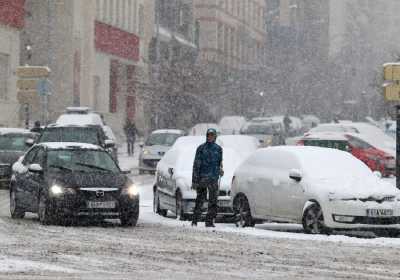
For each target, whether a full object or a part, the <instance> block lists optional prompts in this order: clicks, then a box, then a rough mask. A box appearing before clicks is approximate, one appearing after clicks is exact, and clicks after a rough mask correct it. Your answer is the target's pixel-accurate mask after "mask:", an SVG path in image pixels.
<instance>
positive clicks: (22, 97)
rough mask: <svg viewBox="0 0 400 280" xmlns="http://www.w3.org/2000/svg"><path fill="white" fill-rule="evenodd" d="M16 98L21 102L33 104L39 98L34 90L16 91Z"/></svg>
mask: <svg viewBox="0 0 400 280" xmlns="http://www.w3.org/2000/svg"><path fill="white" fill-rule="evenodd" d="M17 99H18V101H19V103H21V104H33V103H35V102H36V101H37V100H38V99H39V96H38V94H37V91H36V90H27V91H18V93H17Z"/></svg>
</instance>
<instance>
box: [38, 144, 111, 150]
mask: <svg viewBox="0 0 400 280" xmlns="http://www.w3.org/2000/svg"><path fill="white" fill-rule="evenodd" d="M35 146H42V147H45V148H46V149H49V150H68V149H73V150H76V149H79V150H103V149H102V148H101V147H99V146H97V145H93V144H86V143H75V142H44V143H39V144H36V145H35Z"/></svg>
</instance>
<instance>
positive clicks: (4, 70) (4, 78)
mask: <svg viewBox="0 0 400 280" xmlns="http://www.w3.org/2000/svg"><path fill="white" fill-rule="evenodd" d="M9 63H10V56H9V55H7V54H2V53H0V99H7V90H8V88H7V84H8V80H9V76H10V71H9V69H10V66H9Z"/></svg>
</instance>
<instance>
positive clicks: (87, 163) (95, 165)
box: [47, 150, 120, 173]
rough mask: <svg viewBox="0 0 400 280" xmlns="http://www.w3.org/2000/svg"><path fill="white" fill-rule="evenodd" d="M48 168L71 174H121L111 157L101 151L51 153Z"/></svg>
mask: <svg viewBox="0 0 400 280" xmlns="http://www.w3.org/2000/svg"><path fill="white" fill-rule="evenodd" d="M47 166H48V168H49V169H52V170H60V171H71V172H72V171H83V172H112V173H119V172H120V169H119V168H118V166H117V164H116V163H115V162H114V161H113V160H112V158H111V157H110V155H109V154H108V153H106V152H104V151H100V150H53V151H49V152H48V155H47Z"/></svg>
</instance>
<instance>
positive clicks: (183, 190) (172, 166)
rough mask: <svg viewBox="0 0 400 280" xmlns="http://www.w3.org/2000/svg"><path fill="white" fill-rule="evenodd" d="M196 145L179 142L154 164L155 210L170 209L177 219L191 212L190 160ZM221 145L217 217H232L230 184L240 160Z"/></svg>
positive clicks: (159, 211)
mask: <svg viewBox="0 0 400 280" xmlns="http://www.w3.org/2000/svg"><path fill="white" fill-rule="evenodd" d="M197 148H198V145H191V144H189V145H181V146H179V147H175V148H174V149H171V150H169V151H168V152H167V153H166V154H165V156H164V157H163V158H162V159H161V161H160V162H159V163H158V165H157V172H156V182H155V184H154V189H153V191H154V196H153V197H154V212H155V213H158V214H160V215H162V216H166V215H167V211H168V210H169V211H172V212H173V213H174V214H175V215H176V216H177V217H178V218H179V219H181V220H187V219H190V217H191V216H192V215H193V211H194V207H195V199H196V191H194V190H192V189H191V186H192V171H193V162H194V158H195V155H196V150H197ZM222 148H223V165H224V172H225V174H224V176H223V177H222V178H221V179H220V182H219V197H218V218H223V217H232V209H231V207H230V187H231V181H232V177H233V172H234V170H235V168H236V167H237V166H238V165H239V164H240V163H241V162H242V161H243V159H242V158H241V157H240V155H239V154H238V153H237V152H235V151H234V150H232V149H230V148H224V147H222Z"/></svg>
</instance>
